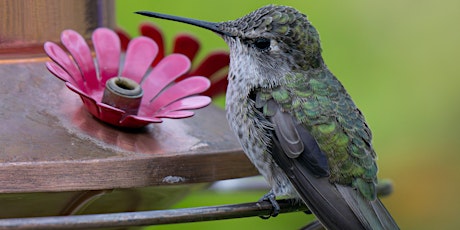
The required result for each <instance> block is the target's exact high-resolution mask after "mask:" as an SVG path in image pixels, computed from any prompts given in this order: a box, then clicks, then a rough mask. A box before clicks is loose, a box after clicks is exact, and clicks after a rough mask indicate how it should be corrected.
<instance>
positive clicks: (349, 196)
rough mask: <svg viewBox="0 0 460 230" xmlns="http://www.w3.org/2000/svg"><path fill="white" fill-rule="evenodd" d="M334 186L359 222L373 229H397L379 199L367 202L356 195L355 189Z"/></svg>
mask: <svg viewBox="0 0 460 230" xmlns="http://www.w3.org/2000/svg"><path fill="white" fill-rule="evenodd" d="M335 186H336V187H337V190H338V191H339V192H340V194H341V195H342V196H343V197H344V199H345V201H346V202H347V203H348V205H349V206H350V208H351V209H352V210H353V212H354V213H355V215H356V216H357V217H358V218H359V219H360V220H361V222H367V223H368V224H369V226H373V228H374V229H398V226H397V224H396V222H395V221H394V220H393V218H392V217H391V215H390V213H389V212H388V211H387V209H386V208H385V206H383V204H382V202H380V200H379V199H376V200H374V201H368V200H365V199H364V198H363V197H362V196H361V195H360V194H358V192H357V191H356V189H353V188H351V187H347V186H344V185H339V184H336V185H335Z"/></svg>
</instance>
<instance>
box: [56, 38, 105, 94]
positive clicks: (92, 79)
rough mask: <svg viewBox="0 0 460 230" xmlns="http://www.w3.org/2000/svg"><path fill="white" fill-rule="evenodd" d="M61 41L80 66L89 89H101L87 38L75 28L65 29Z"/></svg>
mask: <svg viewBox="0 0 460 230" xmlns="http://www.w3.org/2000/svg"><path fill="white" fill-rule="evenodd" d="M61 41H62V44H64V46H65V47H66V48H67V50H69V52H70V53H71V54H72V57H73V58H74V60H75V62H76V63H77V65H78V68H80V71H81V73H82V74H83V77H84V79H85V81H86V86H87V87H88V89H89V91H90V92H91V91H92V90H96V89H99V88H100V87H101V86H100V85H99V80H98V79H97V74H96V68H95V66H94V61H93V57H92V56H91V50H90V49H89V47H88V44H86V41H85V39H84V38H83V37H82V36H81V35H80V34H78V33H77V32H75V31H73V30H64V31H63V32H62V34H61Z"/></svg>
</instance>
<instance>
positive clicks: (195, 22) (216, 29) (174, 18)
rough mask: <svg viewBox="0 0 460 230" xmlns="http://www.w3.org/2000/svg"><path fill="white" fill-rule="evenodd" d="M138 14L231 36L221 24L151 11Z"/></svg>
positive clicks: (138, 12)
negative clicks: (221, 27)
mask: <svg viewBox="0 0 460 230" xmlns="http://www.w3.org/2000/svg"><path fill="white" fill-rule="evenodd" d="M135 13H136V14H140V15H144V16H147V17H152V18H161V19H166V20H171V21H176V22H182V23H186V24H190V25H194V26H198V27H201V28H204V29H208V30H211V31H214V32H216V33H218V34H220V35H225V36H230V37H231V34H229V33H227V32H225V31H223V30H222V29H220V28H219V23H215V22H206V21H201V20H196V19H192V18H184V17H179V16H174V15H168V14H161V13H156V12H150V11H137V12H135Z"/></svg>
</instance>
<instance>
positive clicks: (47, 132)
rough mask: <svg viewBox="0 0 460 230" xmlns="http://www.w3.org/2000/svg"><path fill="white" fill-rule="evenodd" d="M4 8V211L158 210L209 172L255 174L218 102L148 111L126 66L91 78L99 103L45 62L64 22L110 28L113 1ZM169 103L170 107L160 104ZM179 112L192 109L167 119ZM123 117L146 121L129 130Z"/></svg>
mask: <svg viewBox="0 0 460 230" xmlns="http://www.w3.org/2000/svg"><path fill="white" fill-rule="evenodd" d="M0 11H1V12H2V13H0V120H1V121H2V125H1V126H0V204H1V207H2V208H1V209H0V218H16V217H38V216H55V215H73V214H93V213H111V212H125V211H139V210H152V209H164V208H167V207H169V206H171V205H172V204H174V203H175V202H177V201H179V200H181V199H182V198H183V197H185V196H186V195H187V194H188V193H189V192H190V191H191V190H192V189H195V188H202V187H205V186H207V185H208V184H209V183H211V182H213V181H217V180H222V179H229V178H238V177H246V176H252V175H256V174H257V172H256V170H255V169H254V167H253V166H252V165H251V164H250V162H249V161H248V160H247V158H246V157H245V155H244V154H243V152H242V150H241V149H240V146H239V144H238V143H237V141H236V139H235V137H234V136H233V134H232V133H231V132H230V130H229V128H228V127H227V121H226V119H225V116H224V112H223V111H222V110H221V109H218V108H216V107H214V106H212V105H210V106H208V107H206V108H204V109H200V110H196V111H194V116H193V117H190V116H191V115H192V114H191V113H190V112H180V111H185V110H186V111H188V110H189V109H195V108H198V107H200V106H201V107H202V106H204V104H203V103H201V104H200V106H198V107H194V106H192V107H193V108H192V107H187V106H184V107H181V106H182V104H181V105H179V104H180V103H178V104H175V105H171V103H169V102H166V101H167V99H168V100H169V99H171V98H169V97H164V98H163V99H164V100H163V101H162V103H159V104H155V105H154V106H156V107H158V108H160V109H159V110H156V111H161V112H163V113H162V114H160V113H151V114H149V113H148V111H147V110H145V111H144V110H142V103H143V102H141V104H140V107H137V105H138V104H139V100H144V99H145V98H146V96H149V95H147V94H150V93H151V92H149V91H148V89H143V91H140V92H139V90H138V89H139V87H138V85H137V84H139V83H140V84H141V85H142V83H141V82H140V81H134V83H133V82H132V81H130V80H129V78H128V80H127V79H126V78H123V77H129V76H125V74H121V75H120V76H118V75H117V76H113V77H115V78H111V79H110V80H109V78H108V79H107V81H106V82H105V83H106V84H102V82H98V83H97V84H101V85H102V88H106V85H107V88H108V92H107V93H104V92H103V91H97V94H98V95H97V96H98V97H99V98H101V99H102V98H103V97H104V98H105V101H104V102H103V104H104V106H100V107H98V106H99V105H100V104H98V103H99V102H100V103H102V100H101V101H98V100H99V99H98V100H93V101H92V100H90V99H88V98H91V97H86V96H84V94H86V95H89V94H91V93H92V92H93V91H91V90H89V91H87V92H85V91H84V90H81V89H79V88H78V87H72V86H70V87H69V85H72V84H69V83H68V82H70V81H71V80H70V79H73V80H76V78H72V77H71V78H69V79H63V80H64V81H66V82H67V84H66V83H64V82H62V81H59V80H58V79H56V78H55V77H54V76H53V75H52V74H51V73H50V72H49V71H48V69H47V68H46V67H45V63H55V62H52V61H51V60H50V59H49V58H48V57H47V56H46V55H45V53H44V51H43V44H44V43H45V42H46V41H51V42H52V43H53V44H56V46H54V45H52V46H53V47H52V49H55V50H56V49H57V48H56V47H62V46H65V45H66V44H62V43H61V39H60V38H61V32H62V31H65V30H67V29H72V30H73V31H74V32H75V33H78V34H80V35H81V38H82V39H83V40H84V41H85V42H86V43H89V44H92V42H91V35H92V34H93V33H94V32H95V30H96V28H100V27H106V28H114V16H113V1H110V0H100V1H94V0H84V1H82V0H69V1H59V0H48V1H44V0H37V1H23V0H6V1H1V2H0ZM63 12H65V13H63ZM128 52H129V51H128ZM94 53H96V54H97V50H96V52H94V51H93V50H91V52H90V55H94ZM127 55H128V54H127ZM179 56H180V55H179ZM109 58H110V57H109ZM128 58H129V57H126V59H128ZM179 59H180V58H179ZM72 60H76V58H75V57H74V58H73V59H72ZM54 61H55V60H54ZM52 65H53V64H51V66H52ZM49 66H50V65H49V64H48V67H49ZM54 67H55V66H54ZM87 67H88V66H87ZM117 67H118V66H117ZM54 70H56V69H54ZM67 73H68V72H67ZM131 79H132V78H131ZM77 81H78V79H77ZM184 81H185V80H184ZM73 83H76V84H75V85H76V86H78V83H77V82H73ZM179 83H180V82H179ZM179 83H177V84H179ZM85 84H86V83H85ZM75 85H74V86H75ZM205 85H206V83H205ZM66 86H67V87H66ZM169 86H170V87H169V88H174V86H171V85H169ZM98 87H99V85H98ZM117 87H118V88H117ZM69 88H70V89H71V90H69ZM120 88H121V89H122V90H121V91H129V92H128V95H130V96H128V97H132V98H131V99H132V100H131V102H129V103H128V104H129V108H125V107H123V108H120V105H119V102H120V101H121V100H125V99H119V98H117V96H118V92H117V90H119V89H120ZM179 88H180V87H179ZM91 89H92V88H91ZM72 90H73V91H72ZM78 90H80V91H81V92H83V93H84V94H76V93H74V92H75V91H78ZM163 90H164V89H163V88H160V91H163ZM131 91H132V92H131ZM179 91H180V90H179ZM94 92H95V91H94ZM180 92H182V91H180ZM131 93H133V94H134V95H131ZM82 95H83V96H82ZM140 96H142V99H139V98H140ZM150 96H151V97H150V98H148V99H149V100H148V101H152V100H151V99H152V98H153V97H154V96H152V95H150ZM160 97H161V96H158V97H156V98H157V99H158V98H160ZM197 97H198V96H197ZM160 99H161V98H160ZM184 100H185V99H184ZM187 100H191V99H187ZM176 101H177V100H176ZM163 102H164V103H163ZM188 102H189V103H192V102H191V101H188ZM194 102H196V101H194ZM152 103H155V102H154V100H153V102H152ZM122 104H123V103H122ZM124 104H125V105H126V103H124ZM106 105H107V106H106ZM168 105H170V107H169V108H175V109H170V110H167V109H161V108H165V107H167V106H168ZM88 108H89V109H88ZM177 108H179V109H177ZM109 109H112V110H114V111H128V112H126V113H125V112H119V113H116V114H115V115H113V113H107V111H108V110H109ZM149 111H150V110H149ZM168 112H169V113H168ZM98 114H99V115H101V114H105V115H107V114H109V115H110V116H112V118H113V119H112V120H110V121H111V122H106V121H104V120H103V119H101V118H100V117H97V115H98ZM152 114H153V115H152ZM158 114H160V115H158ZM148 115H152V116H150V117H149V116H148ZM156 115H158V116H156ZM179 115H187V116H183V117H190V118H187V119H165V118H174V116H179ZM120 117H121V118H123V119H125V121H130V122H131V121H134V120H136V119H138V120H141V121H142V122H143V123H142V125H139V126H136V129H134V130H133V129H125V126H124V125H119V124H121V122H119V121H120V119H118V118H120ZM145 117H147V118H145ZM176 118H177V117H176ZM149 119H150V120H149ZM153 120H154V121H155V122H160V121H162V123H154V122H153V124H151V123H152V121H153ZM115 121H116V122H118V123H115ZM131 124H132V122H131ZM233 162H234V163H233Z"/></svg>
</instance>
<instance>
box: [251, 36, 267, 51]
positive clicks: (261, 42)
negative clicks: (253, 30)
mask: <svg viewBox="0 0 460 230" xmlns="http://www.w3.org/2000/svg"><path fill="white" fill-rule="evenodd" d="M254 46H255V47H256V48H257V49H260V50H262V51H266V50H268V49H269V48H270V39H268V38H256V40H255V41H254Z"/></svg>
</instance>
